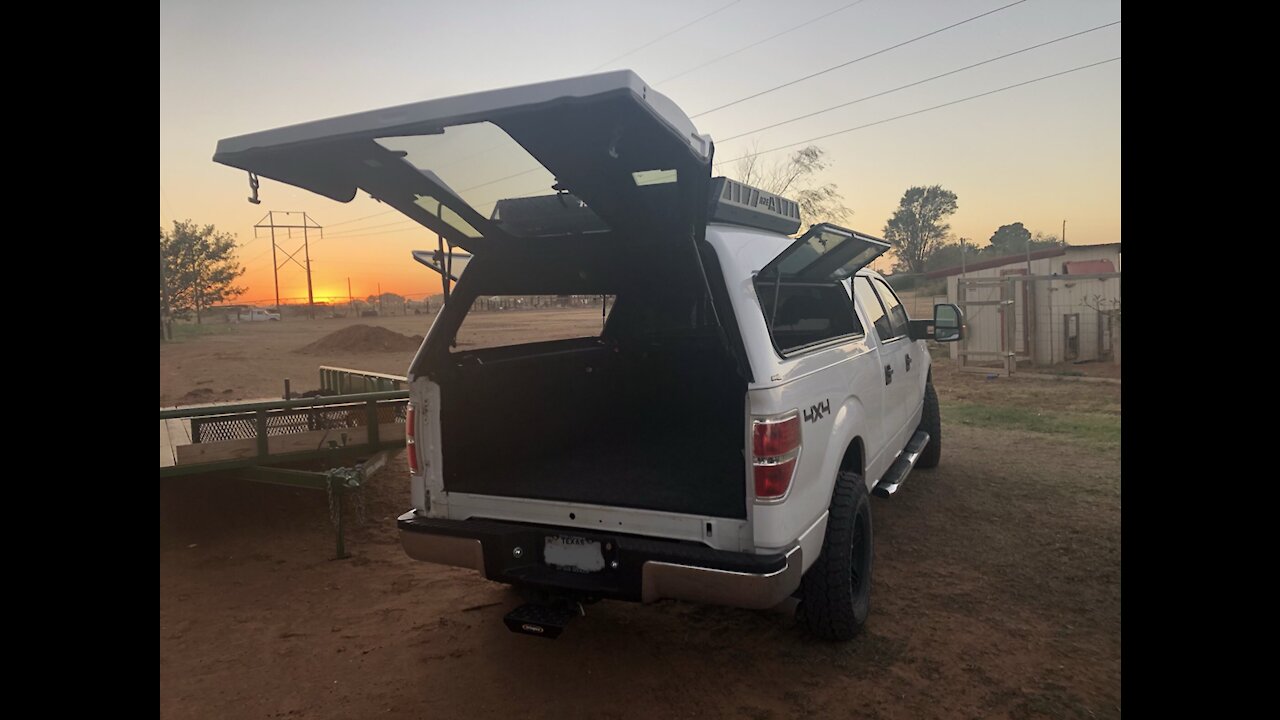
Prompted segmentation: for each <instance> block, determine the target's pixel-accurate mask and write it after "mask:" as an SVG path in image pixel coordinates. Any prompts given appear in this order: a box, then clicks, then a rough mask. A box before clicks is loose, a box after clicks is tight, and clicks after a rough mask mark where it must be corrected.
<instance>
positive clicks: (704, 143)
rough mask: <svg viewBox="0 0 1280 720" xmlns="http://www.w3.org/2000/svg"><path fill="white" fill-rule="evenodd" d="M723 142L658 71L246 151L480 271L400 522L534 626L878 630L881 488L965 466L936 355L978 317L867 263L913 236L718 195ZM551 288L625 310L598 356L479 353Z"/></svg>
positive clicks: (586, 80) (452, 341) (295, 137)
mask: <svg viewBox="0 0 1280 720" xmlns="http://www.w3.org/2000/svg"><path fill="white" fill-rule="evenodd" d="M713 150H714V146H713V143H712V141H711V138H710V137H708V136H706V135H700V134H699V133H698V132H697V131H696V130H695V128H694V126H693V123H692V122H691V121H690V120H689V118H688V117H687V116H686V115H685V114H684V113H683V112H682V111H681V110H680V109H679V108H678V107H676V105H675V104H674V103H672V102H671V101H670V100H668V99H667V98H666V97H664V96H662V95H660V94H658V93H656V92H654V91H653V90H652V89H651V88H649V87H648V86H647V85H645V83H644V82H643V81H642V80H641V79H640V78H639V77H637V76H636V75H635V74H633V73H631V72H630V71H619V72H609V73H603V74H598V75H591V76H586V77H581V78H572V79H568V80H560V81H555V82H547V83H540V84H535V85H528V86H523V87H516V88H509V89H504V90H495V91H489V92H482V93H476V94H471V95H463V96H457V97H450V98H444V99H440V100H430V101H426V102H421V103H416V104H411V105H405V106H400V107H395V108H389V109H386V110H377V111H372V112H366V113H359V114H355V115H348V116H345V117H339V118H332V119H329V120H321V121H317V122H310V123H305V124H301V125H294V126H290V127H286V128H281V129H277V130H271V131H266V132H261V133H256V134H252V135H245V136H240V137H234V138H229V139H226V140H222V141H221V142H219V143H218V149H217V153H216V155H215V156H214V160H215V161H217V162H220V163H224V164H226V165H230V166H233V167H237V168H241V169H243V170H247V171H249V173H250V176H251V184H252V185H254V186H255V188H256V185H257V177H256V176H257V175H261V176H263V177H267V178H273V179H276V180H279V181H282V182H285V183H289V184H291V185H296V186H298V187H302V188H306V189H308V190H312V191H314V192H316V193H319V194H321V195H324V196H326V197H328V198H331V199H334V200H339V201H344V202H345V201H349V200H351V199H352V198H353V197H354V196H355V194H356V192H357V191H358V190H363V191H365V192H367V193H369V194H370V195H371V196H373V197H374V198H376V199H377V200H379V201H381V202H383V203H386V204H388V205H390V206H391V207H393V208H396V209H397V210H399V211H401V212H402V213H404V214H405V215H407V216H408V217H410V218H412V219H414V220H416V221H418V222H419V223H421V224H422V225H423V226H425V227H426V228H428V229H430V230H431V231H432V232H433V233H435V234H436V235H437V236H438V237H439V241H440V243H441V244H442V245H443V244H444V243H445V242H447V243H448V247H450V248H454V247H456V248H462V249H463V250H466V251H467V252H469V253H470V254H471V256H472V257H471V260H470V262H469V264H468V266H467V270H466V272H465V274H462V275H460V276H459V277H458V281H457V285H456V287H455V288H454V289H453V291H452V294H451V296H450V297H449V299H448V301H447V302H446V303H445V305H444V308H443V309H442V310H441V311H440V313H439V315H438V316H437V317H436V320H435V322H434V324H433V325H432V326H431V329H430V331H429V332H428V333H427V335H426V339H425V340H424V342H423V344H422V347H421V348H420V349H419V351H418V353H417V355H416V356H415V358H414V360H413V362H412V365H411V366H410V368H409V372H408V377H409V381H410V384H411V401H410V407H409V413H408V419H407V422H408V425H407V429H406V433H407V438H408V453H407V454H408V462H409V470H410V486H411V498H412V505H413V508H412V509H411V510H409V511H408V512H406V513H405V514H403V515H402V516H400V518H399V519H398V525H399V530H400V536H401V540H402V543H403V546H404V549H405V551H406V552H407V553H408V554H409V555H410V556H412V557H414V558H417V559H419V560H425V561H428V562H434V563H442V564H447V565H454V566H459V567H464V568H471V569H473V570H475V571H477V572H479V573H481V574H483V575H484V576H485V577H487V578H489V579H490V580H494V581H497V582H502V583H507V584H510V585H513V586H516V587H517V588H520V589H521V590H522V591H523V593H524V594H525V596H526V597H527V598H528V599H529V600H530V602H529V603H527V604H525V605H523V606H521V607H519V608H516V609H515V610H513V611H512V612H511V613H509V614H508V615H507V618H506V623H507V625H508V626H509V627H510V628H511V629H512V630H514V631H517V632H524V633H528V634H533V635H539V636H543V637H554V636H556V635H558V634H559V633H560V631H561V630H562V629H563V627H564V625H565V624H566V623H567V622H568V621H569V619H570V618H572V617H574V616H575V615H577V614H578V613H580V612H581V610H582V604H583V603H587V602H591V601H595V600H598V599H618V600H632V601H643V602H651V601H654V600H658V599H661V598H678V599H683V600H691V601H697V602H706V603H718V604H723V605H731V606H738V607H745V608H767V607H772V606H775V605H778V604H780V603H782V602H784V601H786V600H787V599H788V598H789V597H792V596H798V597H799V598H800V603H799V606H798V617H799V618H800V621H801V624H802V625H804V626H806V627H807V628H808V629H809V630H810V631H812V632H813V633H814V634H816V635H817V636H819V637H823V638H830V639H848V638H851V637H852V636H853V635H854V634H855V633H856V632H857V631H858V629H859V628H860V627H861V626H862V624H863V622H864V621H865V620H866V618H867V612H868V607H869V599H870V589H871V558H872V552H871V543H872V533H871V530H872V524H871V508H870V504H869V503H870V501H869V495H870V494H872V493H874V494H877V495H883V496H889V495H892V494H893V493H894V492H895V491H897V490H898V488H899V487H901V485H902V482H903V480H904V479H905V478H906V476H907V474H908V472H910V470H911V469H912V467H914V466H917V465H918V466H920V467H932V466H934V465H936V464H937V463H938V460H939V457H940V452H941V426H940V420H939V414H938V400H937V396H936V395H935V393H934V389H933V385H932V375H931V370H930V357H929V353H928V351H927V348H926V346H925V342H924V340H925V338H926V337H929V338H931V339H934V340H937V341H940V342H948V341H953V340H956V339H959V338H960V336H961V334H962V332H963V318H962V317H961V315H960V311H959V309H958V308H956V307H955V306H952V305H939V306H937V307H936V308H935V314H934V318H932V319H930V320H918V321H913V320H910V319H909V318H908V317H907V313H906V312H905V310H904V308H903V306H902V304H901V303H900V302H899V300H898V298H897V297H896V296H895V294H894V291H893V290H892V289H891V288H890V287H889V285H888V284H886V283H885V281H884V279H883V278H882V277H881V276H880V275H878V274H877V273H874V272H871V271H869V270H867V269H865V268H866V266H867V265H868V264H869V263H870V262H871V261H872V260H873V259H875V258H876V257H878V256H880V255H881V254H882V253H884V252H885V251H886V250H888V249H889V246H888V245H887V244H886V243H884V242H883V241H881V240H879V239H877V238H874V237H871V236H869V235H866V234H863V233H859V232H855V231H852V230H848V229H845V228H841V227H837V226H835V225H831V224H827V223H819V224H816V225H813V226H812V227H810V228H808V230H807V231H806V232H805V233H804V234H803V235H801V236H800V237H799V238H798V239H796V238H794V237H792V235H794V234H795V233H797V232H798V231H799V229H800V224H801V219H800V212H799V209H798V207H797V206H796V204H795V203H794V202H791V201H789V200H787V199H785V198H782V197H778V196H775V195H771V194H768V193H765V192H761V191H759V190H757V189H754V188H751V187H747V186H744V185H742V184H739V183H736V182H733V181H731V180H727V179H725V178H713V177H712V176H711V169H712V156H713ZM502 153H506V155H507V156H509V157H510V158H511V161H509V162H503V161H500V160H499V159H498V156H499V155H501V154H502ZM437 173H439V174H437ZM446 177H447V178H449V182H450V183H452V187H451V186H450V185H446V184H445V178H446ZM454 187H458V188H461V189H460V190H454V189H453V188H454ZM529 295H560V296H566V295H575V296H584V295H596V296H606V297H607V298H609V301H608V302H607V303H605V304H602V306H601V313H602V315H603V316H604V317H603V319H602V321H601V322H600V323H599V324H597V325H595V326H594V327H593V328H588V329H587V330H586V331H584V332H579V333H577V334H578V335H580V336H578V337H568V338H565V337H557V338H550V339H545V340H541V341H536V342H528V343H523V344H515V345H502V346H498V347H483V346H482V345H483V343H479V344H475V343H469V342H463V343H460V342H459V333H460V331H463V330H465V329H466V327H467V325H466V323H467V320H468V318H469V317H470V316H471V315H470V312H471V310H472V308H473V303H476V302H477V301H480V302H485V301H490V302H491V300H492V298H493V297H495V296H529ZM477 314H480V313H477ZM504 319H505V320H506V321H509V322H517V323H518V322H520V321H521V318H520V316H519V315H516V316H514V317H507V316H506V314H504Z"/></svg>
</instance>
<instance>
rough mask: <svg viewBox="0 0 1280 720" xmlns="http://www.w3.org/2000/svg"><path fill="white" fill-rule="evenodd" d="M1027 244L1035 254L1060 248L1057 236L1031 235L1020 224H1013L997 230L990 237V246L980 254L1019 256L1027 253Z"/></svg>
mask: <svg viewBox="0 0 1280 720" xmlns="http://www.w3.org/2000/svg"><path fill="white" fill-rule="evenodd" d="M1028 244H1029V245H1030V251H1031V252H1035V251H1037V250H1047V249H1049V248H1055V247H1061V246H1062V241H1060V240H1059V239H1058V236H1057V235H1045V234H1044V233H1042V232H1037V233H1035V234H1034V235H1032V234H1031V231H1030V230H1028V229H1027V228H1026V227H1025V226H1023V224H1022V223H1020V222H1015V223H1010V224H1008V225H1001V226H1000V227H999V228H997V229H996V231H995V232H994V233H992V235H991V244H990V245H987V246H986V247H984V248H982V253H983V254H984V255H987V256H990V257H1004V256H1006V255H1020V254H1023V253H1026V252H1027V250H1028V247H1027V246H1028Z"/></svg>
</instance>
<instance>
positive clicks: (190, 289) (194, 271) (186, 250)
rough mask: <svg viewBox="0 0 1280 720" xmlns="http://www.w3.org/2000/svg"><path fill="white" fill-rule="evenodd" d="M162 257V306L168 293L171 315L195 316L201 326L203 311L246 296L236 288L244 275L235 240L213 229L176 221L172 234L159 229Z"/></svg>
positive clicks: (187, 221) (209, 226) (239, 288)
mask: <svg viewBox="0 0 1280 720" xmlns="http://www.w3.org/2000/svg"><path fill="white" fill-rule="evenodd" d="M160 257H161V262H162V264H163V265H164V280H163V285H162V286H161V289H160V294H161V298H162V300H161V302H163V297H164V295H165V290H168V297H169V312H170V314H171V315H173V316H175V317H191V316H193V315H194V316H195V319H196V322H197V323H199V322H200V315H201V312H202V311H203V310H204V309H206V308H208V307H209V306H210V305H213V304H215V303H219V302H222V301H224V300H226V299H228V298H233V297H236V296H237V295H240V294H241V293H243V292H244V288H242V287H237V286H236V285H235V281H236V278H238V277H240V276H241V275H243V274H244V268H243V267H241V266H240V263H239V262H238V261H237V260H236V240H235V237H234V236H232V235H231V234H230V233H224V232H218V230H217V229H216V228H215V227H214V226H212V225H204V226H197V225H196V224H195V223H193V222H191V221H190V220H174V221H173V229H172V230H170V231H169V232H165V230H164V228H161V229H160Z"/></svg>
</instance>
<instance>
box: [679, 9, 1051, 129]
mask: <svg viewBox="0 0 1280 720" xmlns="http://www.w3.org/2000/svg"><path fill="white" fill-rule="evenodd" d="M1026 1H1027V0H1015V1H1014V2H1011V3H1009V4H1008V5H1002V6H1000V7H998V8H996V9H994V10H988V11H986V12H984V13H981V14H979V15H974V16H973V17H971V18H967V19H964V20H961V21H960V22H956V23H952V24H950V25H948V26H946V27H941V28H938V29H937V30H931V31H929V32H927V33H925V34H923V35H917V36H916V37H913V38H911V39H910V40H903V41H902V42H900V43H898V44H897V45H890V46H889V47H887V48H883V49H880V50H877V51H875V52H873V53H870V54H868V55H863V56H862V57H858V58H854V59H852V60H848V61H846V62H842V63H840V64H839V65H832V66H831V67H829V68H826V69H825V70H819V71H818V72H815V73H810V74H809V75H805V76H804V77H800V78H796V79H795V80H791V81H789V82H785V83H782V84H781V85H776V86H774V87H771V88H769V89H768V90H761V91H760V92H758V93H753V94H751V95H747V96H746V97H740V98H738V99H737V100H734V101H732V102H727V103H725V104H723V105H719V106H716V107H713V108H711V109H710V110H703V111H702V112H700V113H698V114H696V115H690V116H689V117H690V118H696V117H701V116H703V115H708V114H710V113H713V112H717V111H719V110H723V109H725V108H727V107H733V106H734V105H737V104H739V103H744V102H746V101H748V100H754V99H755V98H758V97H760V96H761V95H768V94H769V93H771V92H774V91H776V90H781V89H782V88H785V87H790V86H792V85H795V84H797V83H802V82H804V81H805V80H812V79H813V78H816V77H818V76H819V75H825V74H827V73H829V72H832V71H833V70H839V69H840V68H843V67H848V66H850V65H852V64H854V63H858V62H862V61H863V60H866V59H867V58H873V57H875V56H877V55H883V54H884V53H887V52H889V51H890V50H896V49H898V48H900V47H904V46H906V45H910V44H911V43H914V42H918V41H920V40H923V39H925V38H927V37H931V36H933V35H937V34H938V33H942V32H946V31H947V30H950V29H952V28H957V27H960V26H961V25H964V24H966V23H971V22H973V21H974V20H978V19H981V18H984V17H986V16H988V15H994V14H995V13H998V12H1000V11H1002V10H1008V9H1009V8H1011V7H1013V6H1014V5H1021V4H1022V3H1024V2H1026Z"/></svg>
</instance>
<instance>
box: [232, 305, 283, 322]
mask: <svg viewBox="0 0 1280 720" xmlns="http://www.w3.org/2000/svg"><path fill="white" fill-rule="evenodd" d="M232 318H233V320H232V322H266V321H270V320H279V319H280V313H278V312H271V311H270V310H263V309H262V308H244V309H243V310H241V311H240V312H238V313H236V314H235V315H233V316H232Z"/></svg>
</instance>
